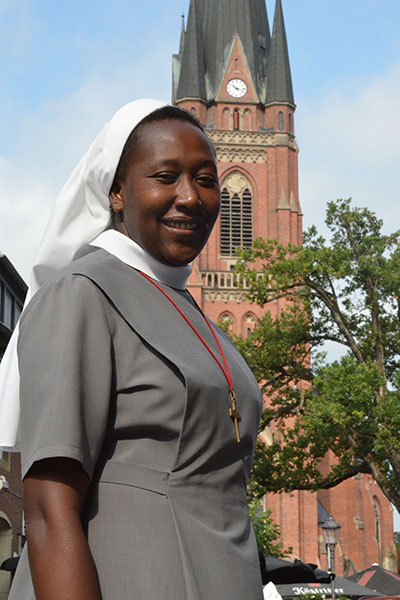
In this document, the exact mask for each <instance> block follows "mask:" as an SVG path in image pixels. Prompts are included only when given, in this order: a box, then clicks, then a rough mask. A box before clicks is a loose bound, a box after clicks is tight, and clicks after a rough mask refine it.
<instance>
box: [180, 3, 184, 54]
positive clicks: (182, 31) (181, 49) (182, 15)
mask: <svg viewBox="0 0 400 600" xmlns="http://www.w3.org/2000/svg"><path fill="white" fill-rule="evenodd" d="M181 18H182V25H181V39H180V42H179V55H180V56H182V54H183V46H184V44H185V15H184V13H182V14H181Z"/></svg>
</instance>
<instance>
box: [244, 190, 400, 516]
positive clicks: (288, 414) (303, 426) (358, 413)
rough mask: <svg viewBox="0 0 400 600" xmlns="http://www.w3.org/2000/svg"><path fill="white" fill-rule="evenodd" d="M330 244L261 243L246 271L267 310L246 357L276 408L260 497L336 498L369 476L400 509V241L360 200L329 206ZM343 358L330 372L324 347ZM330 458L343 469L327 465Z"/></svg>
mask: <svg viewBox="0 0 400 600" xmlns="http://www.w3.org/2000/svg"><path fill="white" fill-rule="evenodd" d="M326 224H327V226H328V228H329V230H330V232H331V238H330V241H329V242H328V241H326V240H325V239H324V237H322V236H321V235H318V233H317V230H316V228H315V227H311V228H310V229H309V230H308V231H307V232H306V233H305V234H304V239H303V245H302V246H293V245H289V246H283V245H282V244H279V243H278V242H277V241H274V240H261V239H260V240H257V241H256V242H255V243H254V247H253V248H252V249H249V250H242V251H241V253H240V256H241V261H240V262H239V265H238V269H239V271H240V272H241V273H242V276H243V278H245V279H246V280H247V282H248V284H249V292H248V297H249V298H250V300H252V301H253V302H257V303H258V304H259V305H261V306H266V307H267V308H269V307H274V306H275V307H276V306H277V305H279V308H280V311H279V317H274V316H272V315H271V313H270V312H269V311H268V310H267V311H266V313H265V316H263V317H262V318H261V319H259V320H258V323H257V325H256V327H255V329H254V332H253V333H252V335H251V336H250V337H249V338H246V339H237V340H236V342H237V344H238V347H239V349H240V350H241V352H242V353H243V355H244V356H245V358H246V360H247V362H248V363H249V365H250V367H251V368H252V369H253V372H254V373H255V375H256V378H257V379H258V381H259V382H260V384H261V386H262V389H263V391H264V394H265V396H266V398H267V408H266V409H265V410H264V413H263V418H262V425H261V427H262V429H263V428H265V427H266V426H268V425H272V424H274V425H273V427H272V430H273V431H274V437H273V441H272V443H271V444H270V445H269V446H268V448H265V446H264V444H259V445H258V447H257V449H256V460H255V463H254V469H253V477H252V480H251V484H250V495H252V496H254V497H261V496H262V495H263V494H264V493H265V492H266V491H287V492H290V491H292V490H294V489H308V490H316V489H321V488H330V487H333V486H335V485H337V484H338V483H340V482H342V481H344V480H345V479H347V478H349V477H351V476H353V475H355V474H356V473H370V474H371V475H372V476H373V477H374V478H375V480H376V481H377V482H378V484H379V485H380V487H381V489H382V490H383V492H384V494H385V495H386V496H387V498H388V499H389V500H390V501H391V502H392V503H393V504H394V505H395V506H396V508H397V509H398V510H400V401H399V400H400V394H399V393H400V390H399V384H400V370H399V360H400V336H399V333H400V331H399V329H400V298H399V297H400V245H399V238H400V231H397V232H395V233H393V234H391V235H384V233H383V232H382V221H380V220H379V219H377V217H376V216H375V214H374V213H373V212H371V211H369V210H368V209H360V208H354V207H353V206H352V205H351V201H350V200H338V201H337V202H331V203H330V204H329V205H328V209H327V217H326ZM327 342H334V343H335V344H336V346H338V347H340V348H341V349H342V351H343V355H342V356H341V357H340V358H337V359H336V360H333V361H332V362H328V360H327V355H326V353H324V352H323V349H324V344H326V343H327ZM328 450H330V451H331V453H332V454H331V456H332V455H333V456H334V460H333V461H330V462H329V463H328V462H327V461H326V460H324V457H325V456H326V455H327V452H328Z"/></svg>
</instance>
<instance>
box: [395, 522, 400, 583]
mask: <svg viewBox="0 0 400 600" xmlns="http://www.w3.org/2000/svg"><path fill="white" fill-rule="evenodd" d="M394 544H395V546H396V551H397V572H398V573H400V531H395V533H394Z"/></svg>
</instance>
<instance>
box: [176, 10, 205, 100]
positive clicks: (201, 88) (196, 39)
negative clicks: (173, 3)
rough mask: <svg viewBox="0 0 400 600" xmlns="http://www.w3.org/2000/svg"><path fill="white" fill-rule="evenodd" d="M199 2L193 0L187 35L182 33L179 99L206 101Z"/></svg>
mask: <svg viewBox="0 0 400 600" xmlns="http://www.w3.org/2000/svg"><path fill="white" fill-rule="evenodd" d="M198 1H199V0H191V2H190V8H189V16H188V22H187V28H186V32H185V33H183V32H182V33H181V43H180V48H179V50H181V48H182V46H183V50H182V52H181V51H180V54H181V57H182V58H181V77H180V78H179V84H178V90H177V98H202V99H203V100H206V87H205V71H204V50H203V39H202V33H201V22H200V19H199V18H198V14H199V9H198Z"/></svg>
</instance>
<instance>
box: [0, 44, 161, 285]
mask: <svg viewBox="0 0 400 600" xmlns="http://www.w3.org/2000/svg"><path fill="white" fill-rule="evenodd" d="M159 64H160V56H158V55H157V54H154V55H153V56H150V57H148V58H147V59H146V61H141V64H140V66H133V67H130V68H127V67H126V66H123V65H122V66H120V67H118V68H116V69H115V72H114V74H113V77H112V79H109V80H108V81H105V80H101V79H92V80H90V81H87V82H85V83H84V84H83V85H82V86H81V87H80V88H79V89H78V90H76V91H75V92H74V93H72V94H71V95H69V96H67V97H64V98H60V99H57V100H55V101H53V102H47V103H43V104H42V105H40V106H39V107H38V108H37V109H36V110H34V111H31V112H28V113H25V114H21V116H20V119H19V122H18V124H17V125H16V129H15V138H16V140H15V141H14V144H13V150H12V153H11V154H8V155H5V156H0V198H1V215H0V230H1V237H0V250H1V251H3V252H5V253H6V254H7V256H8V258H9V259H10V260H11V261H12V262H13V263H14V265H15V267H16V268H17V270H19V272H20V273H21V275H22V276H23V277H24V278H25V279H28V277H29V271H30V267H31V264H32V261H33V258H34V255H35V253H36V250H37V247H38V244H39V241H40V239H41V236H42V234H43V231H44V228H45V225H46V222H47V219H48V215H49V213H50V210H51V207H52V205H53V203H54V200H55V198H56V195H57V194H58V192H59V190H60V189H61V187H62V185H63V184H64V182H65V181H66V179H67V177H68V176H69V174H70V173H71V172H72V170H73V168H74V167H75V165H76V163H77V162H78V161H79V159H80V158H81V156H82V155H83V153H84V152H85V151H86V149H87V148H88V146H89V144H90V143H91V141H92V140H93V139H94V137H95V135H96V134H97V133H98V131H99V130H100V128H101V127H102V125H103V124H104V123H105V122H106V121H107V120H108V119H109V118H110V117H111V116H112V115H113V113H114V112H115V111H116V110H117V109H118V108H119V107H120V106H122V105H123V104H125V103H126V102H129V101H131V100H133V99H135V98H138V97H143V96H144V97H161V98H163V99H164V100H167V101H168V99H169V75H168V73H166V74H165V76H164V78H163V77H161V76H160V77H158V78H155V77H154V72H155V71H156V67H157V65H159ZM157 70H158V71H159V67H157ZM165 91H167V94H165Z"/></svg>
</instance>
